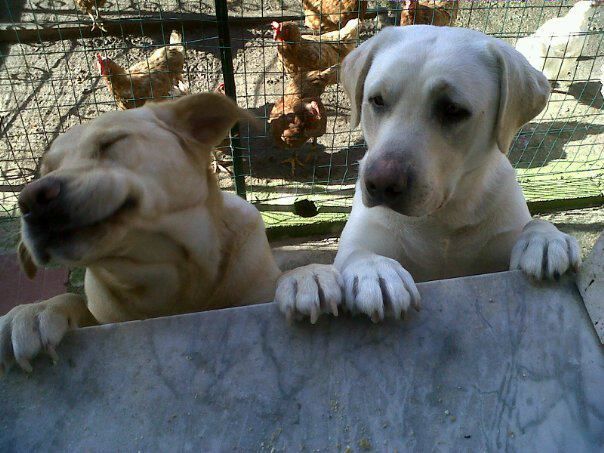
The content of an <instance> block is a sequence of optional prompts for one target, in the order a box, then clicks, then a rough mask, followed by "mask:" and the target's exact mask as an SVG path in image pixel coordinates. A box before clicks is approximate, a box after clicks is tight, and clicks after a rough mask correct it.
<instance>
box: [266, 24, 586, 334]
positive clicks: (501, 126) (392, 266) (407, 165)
mask: <svg viewBox="0 0 604 453" xmlns="http://www.w3.org/2000/svg"><path fill="white" fill-rule="evenodd" d="M342 79H343V83H344V88H345V90H346V92H347V94H348V96H349V98H350V100H351V104H352V114H351V123H352V126H357V125H358V124H359V122H360V123H361V125H362V128H363V133H364V136H365V140H366V142H367V145H368V151H367V153H366V155H365V156H364V158H363V159H362V160H361V162H360V171H359V178H358V181H357V185H356V192H355V197H354V202H353V207H352V213H351V215H350V219H349V220H348V223H347V224H346V227H345V228H344V231H343V233H342V237H341V240H340V245H339V250H338V253H337V256H336V259H335V263H334V265H335V269H334V268H333V267H329V266H316V265H311V266H310V267H306V268H300V269H297V270H294V271H291V272H289V273H286V274H284V276H282V277H281V280H280V282H279V283H278V289H277V297H276V300H277V301H278V302H279V304H280V306H281V309H282V311H284V312H285V314H286V315H287V316H288V317H291V316H292V315H298V316H300V315H302V316H310V318H311V321H312V322H314V321H316V319H317V317H318V315H319V314H320V313H321V312H325V311H330V312H332V313H337V306H338V305H339V304H340V302H341V300H340V298H339V296H338V293H337V291H335V290H334V288H333V286H334V285H336V286H337V285H341V287H342V288H343V293H344V294H343V296H344V297H343V298H344V301H345V306H346V307H347V308H348V309H349V310H351V311H352V312H357V313H358V312H360V313H365V314H367V315H368V316H370V317H371V318H372V319H373V320H374V321H378V320H381V319H383V318H384V316H392V317H394V318H399V317H400V316H401V315H404V314H405V312H406V310H407V309H408V308H409V307H410V306H413V307H416V308H418V307H419V299H420V296H419V293H418V291H417V288H416V285H415V281H426V280H434V279H443V278H451V277H457V276H464V275H472V274H479V273H488V272H496V271H503V270H506V269H508V268H510V269H522V270H523V271H524V272H525V273H526V274H528V275H529V276H531V277H533V278H534V279H537V280H540V279H557V278H559V276H560V275H562V274H564V273H565V272H567V271H569V270H571V269H573V270H576V269H577V268H578V267H579V265H580V251H579V247H578V244H577V241H576V240H575V239H574V238H572V237H570V236H568V235H566V234H564V233H562V232H560V231H559V230H558V229H557V228H556V227H554V226H553V225H551V224H550V223H547V222H544V221H541V220H531V217H530V215H529V211H528V208H527V205H526V201H525V199H524V196H523V194H522V191H521V188H520V186H519V184H518V182H517V181H516V175H515V172H514V169H513V168H512V166H511V164H510V162H509V160H508V159H507V157H506V153H507V152H508V150H509V148H510V145H511V143H512V140H513V138H514V135H515V134H516V132H517V131H518V130H519V128H520V127H521V126H522V125H524V124H525V123H527V122H528V121H530V120H531V119H533V118H534V117H535V116H536V115H537V114H538V113H539V112H541V111H542V110H543V108H544V107H545V105H546V103H547V99H548V96H549V92H550V85H549V83H548V81H547V79H546V78H545V76H544V75H543V74H542V73H541V72H539V71H537V70H535V69H533V67H532V66H531V65H530V64H529V63H528V62H527V61H526V59H525V58H524V57H523V56H522V55H521V54H520V53H518V52H517V51H516V50H514V49H513V48H512V47H511V46H509V45H508V44H506V43H505V42H503V41H500V40H498V39H495V38H492V37H489V36H486V35H484V34H482V33H480V32H477V31H473V30H468V29H463V28H450V27H432V26H424V25H418V26H409V27H391V28H386V29H384V30H383V31H382V32H380V33H379V34H377V35H376V36H375V37H373V38H371V39H369V40H368V41H367V42H365V43H364V44H362V45H361V46H359V47H358V48H357V49H356V50H354V51H353V52H352V53H350V54H349V55H348V57H347V58H346V59H345V60H344V63H343V67H342ZM328 296H329V297H328Z"/></svg>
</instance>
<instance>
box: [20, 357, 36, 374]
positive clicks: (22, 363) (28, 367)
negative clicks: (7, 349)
mask: <svg viewBox="0 0 604 453" xmlns="http://www.w3.org/2000/svg"><path fill="white" fill-rule="evenodd" d="M17 363H18V364H19V366H20V367H21V369H22V370H23V371H25V372H27V373H31V372H32V371H34V369H33V367H32V366H31V363H29V360H27V359H19V360H17Z"/></svg>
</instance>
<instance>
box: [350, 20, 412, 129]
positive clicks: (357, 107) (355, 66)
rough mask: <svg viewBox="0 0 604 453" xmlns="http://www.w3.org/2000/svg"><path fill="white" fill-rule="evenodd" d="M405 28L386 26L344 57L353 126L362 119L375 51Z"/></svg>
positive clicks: (351, 123) (392, 39)
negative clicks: (364, 93) (366, 81)
mask: <svg viewBox="0 0 604 453" xmlns="http://www.w3.org/2000/svg"><path fill="white" fill-rule="evenodd" d="M403 28H404V27H386V28H385V29H383V30H382V31H381V32H379V33H378V34H377V35H375V36H374V37H373V38H370V39H368V40H367V41H365V42H364V43H363V44H361V45H360V46H359V47H357V48H356V49H354V50H353V51H352V52H350V53H349V54H348V55H347V56H346V58H344V61H343V62H342V69H341V71H340V77H341V80H342V84H343V86H344V91H346V94H347V95H348V98H349V99H350V125H351V126H352V127H357V126H358V125H359V122H360V121H361V106H362V104H363V92H364V88H365V79H366V78H367V74H368V73H369V69H370V68H371V64H372V63H373V57H374V55H375V52H376V51H377V49H378V48H379V47H382V46H383V45H384V44H386V43H392V42H393V41H394V40H395V39H396V35H399V34H402V32H403Z"/></svg>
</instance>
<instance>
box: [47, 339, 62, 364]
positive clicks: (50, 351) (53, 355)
mask: <svg viewBox="0 0 604 453" xmlns="http://www.w3.org/2000/svg"><path fill="white" fill-rule="evenodd" d="M46 353H47V354H48V355H49V356H50V358H51V360H52V363H53V364H55V365H56V364H57V363H58V362H59V355H58V354H57V351H56V350H55V348H54V346H52V345H50V344H49V345H48V346H47V347H46Z"/></svg>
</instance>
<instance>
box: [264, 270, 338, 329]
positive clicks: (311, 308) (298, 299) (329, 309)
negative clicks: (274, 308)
mask: <svg viewBox="0 0 604 453" xmlns="http://www.w3.org/2000/svg"><path fill="white" fill-rule="evenodd" d="M275 302H277V303H278V304H279V308H280V309H281V311H282V312H283V313H284V314H285V317H286V319H287V320H288V322H289V321H291V320H292V318H294V319H299V318H303V317H309V318H310V322H311V323H313V324H314V323H315V322H317V319H318V318H319V315H320V314H321V313H331V314H333V315H334V316H338V306H339V305H340V303H341V302H342V279H341V277H340V273H339V272H338V270H337V269H336V268H335V267H333V266H331V265H325V264H309V265H308V266H302V267H299V268H297V269H294V270H291V271H289V272H286V273H285V274H283V275H282V276H281V278H279V280H278V281H277V291H276V293H275Z"/></svg>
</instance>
